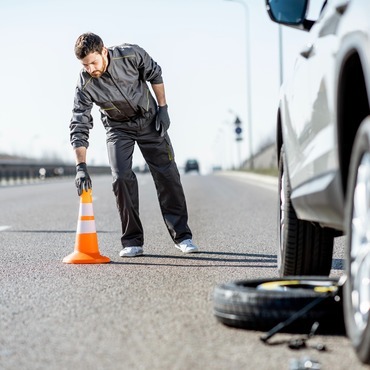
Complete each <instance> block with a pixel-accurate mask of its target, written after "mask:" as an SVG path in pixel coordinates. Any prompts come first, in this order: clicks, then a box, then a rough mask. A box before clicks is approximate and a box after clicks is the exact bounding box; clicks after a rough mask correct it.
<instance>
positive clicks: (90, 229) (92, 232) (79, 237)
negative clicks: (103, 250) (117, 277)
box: [63, 189, 110, 264]
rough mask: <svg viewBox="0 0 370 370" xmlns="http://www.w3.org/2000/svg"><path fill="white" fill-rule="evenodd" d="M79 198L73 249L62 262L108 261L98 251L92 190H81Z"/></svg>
mask: <svg viewBox="0 0 370 370" xmlns="http://www.w3.org/2000/svg"><path fill="white" fill-rule="evenodd" d="M80 199H81V201H80V210H79V217H78V223H77V232H76V242H75V249H74V252H73V253H71V254H70V255H68V256H67V257H64V259H63V262H64V263H76V264H83V263H107V262H110V259H109V258H108V257H105V256H102V255H101V254H100V252H99V247H98V236H97V233H96V226H95V218H94V210H93V203H92V190H91V189H89V190H88V191H86V190H83V192H82V194H81V196H80Z"/></svg>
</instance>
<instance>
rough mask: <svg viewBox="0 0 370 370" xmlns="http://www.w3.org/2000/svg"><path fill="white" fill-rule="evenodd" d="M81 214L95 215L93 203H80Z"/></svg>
mask: <svg viewBox="0 0 370 370" xmlns="http://www.w3.org/2000/svg"><path fill="white" fill-rule="evenodd" d="M80 216H94V211H93V205H92V203H80Z"/></svg>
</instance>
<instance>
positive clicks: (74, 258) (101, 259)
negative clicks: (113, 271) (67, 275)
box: [63, 251, 110, 264]
mask: <svg viewBox="0 0 370 370" xmlns="http://www.w3.org/2000/svg"><path fill="white" fill-rule="evenodd" d="M108 262H110V259H109V258H108V257H105V256H102V255H100V254H99V253H82V252H79V251H75V252H73V253H71V254H70V255H68V256H67V257H64V258H63V263H76V264H78V263H81V264H82V263H108Z"/></svg>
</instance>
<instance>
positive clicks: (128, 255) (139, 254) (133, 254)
mask: <svg viewBox="0 0 370 370" xmlns="http://www.w3.org/2000/svg"><path fill="white" fill-rule="evenodd" d="M143 254H144V252H136V253H125V254H122V255H121V254H120V255H119V256H120V257H122V258H125V257H137V256H142V255H143Z"/></svg>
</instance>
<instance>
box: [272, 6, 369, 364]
mask: <svg viewBox="0 0 370 370" xmlns="http://www.w3.org/2000/svg"><path fill="white" fill-rule="evenodd" d="M309 5H310V1H309V0H266V6H267V11H268V13H269V15H270V17H271V19H272V20H273V21H274V22H277V23H280V24H283V25H286V26H290V27H295V28H299V29H301V30H302V31H307V32H308V33H309V34H308V39H309V42H308V43H307V44H306V45H302V50H301V51H300V54H299V55H298V56H297V59H296V63H295V67H294V71H293V73H292V76H291V78H289V79H287V81H285V82H284V84H283V86H282V91H281V95H280V101H279V107H278V112H277V149H278V153H277V154H278V158H279V180H280V181H279V193H280V197H279V199H280V202H279V210H280V212H279V223H280V227H279V250H278V260H279V263H278V265H279V272H280V274H281V275H282V276H286V275H329V273H330V269H331V263H332V251H333V242H334V238H335V237H336V236H340V235H344V234H345V235H347V238H346V240H347V260H346V276H347V281H346V283H345V286H344V308H345V322H346V330H347V334H348V336H349V337H350V339H351V341H352V344H353V346H354V348H355V349H356V351H357V354H358V357H359V358H360V360H361V361H362V362H364V363H370V325H369V307H370V0H328V1H322V9H321V12H320V15H319V17H318V19H317V20H316V19H315V20H309V19H307V18H306V17H307V14H308V7H309ZM311 5H312V4H311Z"/></svg>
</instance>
